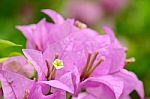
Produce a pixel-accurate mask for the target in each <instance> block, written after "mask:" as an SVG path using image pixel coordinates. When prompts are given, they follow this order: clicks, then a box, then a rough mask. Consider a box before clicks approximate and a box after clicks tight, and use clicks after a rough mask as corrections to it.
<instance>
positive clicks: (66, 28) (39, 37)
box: [17, 10, 76, 51]
mask: <svg viewBox="0 0 150 99" xmlns="http://www.w3.org/2000/svg"><path fill="white" fill-rule="evenodd" d="M43 12H44V13H46V14H48V15H49V16H50V17H51V18H52V19H53V21H54V23H48V22H46V20H45V19H43V20H41V21H40V22H39V23H38V24H32V25H27V26H17V29H19V30H20V31H22V32H23V34H24V35H25V37H26V38H27V48H32V49H37V50H40V51H44V50H45V49H46V47H47V46H48V45H49V44H52V43H55V42H57V41H59V40H61V39H62V38H64V37H66V36H67V35H69V34H70V33H71V32H72V31H76V28H75V27H72V26H73V25H74V20H72V19H67V20H66V21H64V19H63V18H62V17H61V16H60V15H59V14H57V13H56V12H54V11H52V10H43ZM58 28H59V29H58ZM49 38H51V39H49Z"/></svg>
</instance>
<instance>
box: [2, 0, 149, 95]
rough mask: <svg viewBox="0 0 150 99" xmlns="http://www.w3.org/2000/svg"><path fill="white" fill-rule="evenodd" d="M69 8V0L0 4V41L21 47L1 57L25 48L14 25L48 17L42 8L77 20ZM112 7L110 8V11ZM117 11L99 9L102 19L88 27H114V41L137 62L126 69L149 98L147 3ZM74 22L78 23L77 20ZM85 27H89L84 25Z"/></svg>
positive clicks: (134, 1)
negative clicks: (119, 43) (115, 38)
mask: <svg viewBox="0 0 150 99" xmlns="http://www.w3.org/2000/svg"><path fill="white" fill-rule="evenodd" d="M78 1H80V0H78ZM84 1H85V0H83V2H84ZM89 1H90V0H89ZM91 1H92V0H91ZM97 1H98V0H93V1H92V2H97ZM99 1H101V0H99ZM107 1H108V0H107ZM109 1H111V0H109ZM120 1H121V0H120ZM111 2H113V0H112V1H111ZM101 3H103V2H100V3H99V4H100V6H102V5H101ZM68 5H71V1H70V0H0V39H5V40H9V41H12V42H15V43H17V44H20V45H23V47H19V48H14V47H11V48H7V49H5V50H0V57H6V56H9V55H10V53H11V52H12V51H16V52H18V51H19V52H21V49H22V48H25V41H26V40H25V38H24V36H23V35H22V34H21V32H19V31H18V30H16V28H15V26H16V25H20V24H32V23H37V22H38V21H39V20H40V19H42V18H43V17H47V16H46V15H44V14H42V13H41V12H40V11H41V9H44V8H46V9H48V8H50V9H53V10H55V11H57V12H59V13H61V14H63V15H64V16H65V17H68V16H71V17H75V18H76V16H73V15H69V13H70V12H69V10H70V9H71V8H70V6H68ZM82 5H84V3H82ZM82 5H81V6H82ZM104 6H105V5H104ZM115 6H116V5H114V4H112V7H115ZM121 6H122V5H121ZM71 7H72V6H71ZM75 7H78V5H77V6H76V5H75ZM117 9H121V10H120V11H118V12H115V14H114V12H111V11H105V10H108V9H102V8H101V12H103V14H102V15H101V16H102V17H101V19H99V21H98V22H97V23H94V22H93V23H92V24H93V25H89V26H91V27H92V28H94V29H97V31H100V30H101V26H102V25H103V24H109V25H111V26H112V27H113V29H114V31H115V32H116V35H117V37H118V38H119V39H120V41H122V42H123V43H124V44H125V45H126V46H127V47H128V49H129V51H128V57H135V58H136V62H135V63H134V64H131V65H128V66H127V69H129V70H131V71H133V72H135V73H136V74H137V75H138V77H139V79H141V80H142V81H143V82H144V87H145V96H146V97H150V70H149V69H150V68H149V66H150V19H149V18H150V11H149V9H150V0H129V1H128V3H126V5H124V8H123V9H122V8H117ZM81 13H82V12H81ZM116 13H117V14H116ZM79 14H80V13H79ZM100 14H101V13H100ZM77 19H79V20H80V18H77ZM82 20H84V19H81V21H82ZM85 23H86V22H85ZM87 24H90V23H88V22H87Z"/></svg>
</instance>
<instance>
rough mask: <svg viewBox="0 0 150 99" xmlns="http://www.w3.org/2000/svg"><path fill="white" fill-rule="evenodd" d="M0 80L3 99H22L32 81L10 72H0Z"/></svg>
mask: <svg viewBox="0 0 150 99" xmlns="http://www.w3.org/2000/svg"><path fill="white" fill-rule="evenodd" d="M0 80H1V84H2V90H3V94H4V98H5V99H23V98H24V97H25V94H26V91H27V90H30V89H31V87H32V86H33V83H34V81H32V80H30V79H28V78H26V77H24V76H23V75H20V74H17V73H13V72H10V71H2V70H1V71H0Z"/></svg>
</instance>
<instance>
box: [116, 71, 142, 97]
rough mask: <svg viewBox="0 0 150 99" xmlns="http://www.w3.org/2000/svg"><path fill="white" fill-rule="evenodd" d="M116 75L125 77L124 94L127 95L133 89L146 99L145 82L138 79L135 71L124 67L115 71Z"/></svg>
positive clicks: (121, 77)
mask: <svg viewBox="0 0 150 99" xmlns="http://www.w3.org/2000/svg"><path fill="white" fill-rule="evenodd" d="M114 76H115V77H118V78H120V79H123V81H124V84H125V86H124V89H123V95H125V96H127V95H129V94H130V93H131V92H132V91H133V90H136V91H137V93H138V94H139V96H140V98H141V99H144V88H143V84H142V82H141V81H139V80H138V78H137V76H136V75H135V74H134V73H132V72H129V71H127V70H125V69H123V70H121V71H120V72H118V73H115V74H114Z"/></svg>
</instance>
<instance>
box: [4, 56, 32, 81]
mask: <svg viewBox="0 0 150 99" xmlns="http://www.w3.org/2000/svg"><path fill="white" fill-rule="evenodd" d="M2 70H5V71H11V72H15V73H18V74H21V75H24V76H26V77H27V78H32V77H33V75H34V67H33V66H32V65H31V64H29V62H28V61H27V59H26V58H25V57H23V56H16V57H11V58H9V59H8V60H6V61H5V62H4V63H3V65H2Z"/></svg>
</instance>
